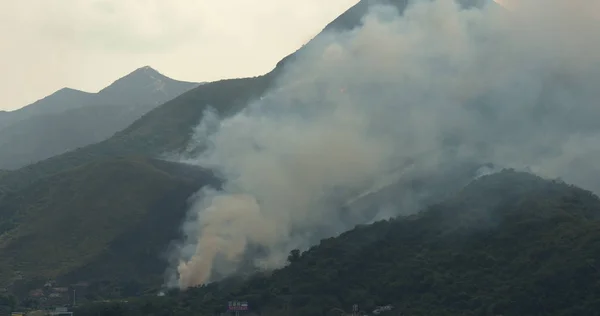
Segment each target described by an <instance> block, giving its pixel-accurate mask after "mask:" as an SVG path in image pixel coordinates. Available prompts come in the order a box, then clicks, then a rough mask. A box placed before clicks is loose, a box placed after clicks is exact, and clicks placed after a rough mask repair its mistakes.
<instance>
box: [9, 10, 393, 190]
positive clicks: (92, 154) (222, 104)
mask: <svg viewBox="0 0 600 316" xmlns="http://www.w3.org/2000/svg"><path fill="white" fill-rule="evenodd" d="M380 1H383V0H374V1H373V3H379V2H380ZM390 1H391V3H395V4H396V5H398V6H399V7H400V8H402V6H403V3H404V2H403V1H402V0H390ZM370 2H371V1H366V0H363V1H360V2H359V3H357V4H356V5H355V6H353V7H352V8H350V9H348V10H347V11H346V12H344V13H343V14H341V15H340V17H338V18H337V19H336V20H334V21H333V22H332V23H330V24H329V25H328V26H326V27H325V28H324V30H323V32H321V33H320V34H319V35H317V37H318V36H320V35H321V34H323V33H324V32H327V31H329V29H337V30H341V29H349V28H352V27H354V26H357V25H359V24H360V21H361V18H362V16H363V15H364V14H365V13H366V9H367V7H368V5H370ZM312 42H313V41H311V42H309V43H308V44H306V45H305V47H308V46H309V45H312V44H311V43H312ZM301 52H302V48H301V49H299V50H298V51H297V52H295V53H293V54H291V55H289V56H287V57H285V58H283V59H282V60H281V61H280V62H279V63H278V64H277V65H276V67H275V69H274V70H273V71H271V72H270V73H268V74H265V75H263V76H257V77H252V78H241V79H229V80H221V81H216V82H211V83H206V84H203V85H200V86H198V87H196V88H194V89H191V90H190V91H188V92H186V93H183V94H182V95H180V96H178V97H177V98H175V99H173V100H171V101H168V102H166V103H164V104H162V105H160V106H158V107H157V108H155V109H154V110H152V111H150V112H148V113H147V114H146V115H144V116H142V117H141V118H140V119H138V120H137V121H135V122H134V123H133V124H131V126H129V127H128V128H126V129H125V130H122V131H120V132H118V133H117V134H115V135H114V136H113V137H111V138H110V139H107V140H106V141H103V142H100V143H97V144H93V145H89V146H86V147H85V148H79V149H76V150H72V151H70V152H67V153H65V154H62V155H59V156H56V157H51V158H49V159H46V160H43V161H40V162H38V163H34V164H31V165H28V166H26V167H24V168H21V169H19V170H18V171H17V172H14V173H12V174H11V176H9V177H6V178H5V179H3V180H2V181H0V187H6V188H10V189H13V190H16V189H18V188H20V187H22V186H23V185H26V184H28V183H31V182H33V181H35V180H36V179H39V178H40V177H43V176H46V175H49V174H53V173H56V172H59V171H61V170H66V169H68V168H70V167H74V166H77V165H80V164H82V163H86V162H89V161H92V160H94V159H95V158H96V157H98V158H101V157H111V156H114V155H120V154H137V155H148V156H153V155H157V154H162V153H164V152H165V151H173V150H181V149H182V148H183V147H185V145H186V143H187V141H188V139H189V136H190V134H191V130H192V128H193V127H194V126H195V125H196V124H198V122H199V121H200V118H201V117H202V113H203V111H204V109H206V107H207V106H212V107H214V108H215V109H216V110H217V111H218V112H220V113H222V114H223V115H228V114H232V113H235V112H236V111H238V110H240V109H241V108H243V107H244V106H245V105H246V104H248V102H250V101H251V100H253V99H256V98H258V97H260V96H261V95H262V94H263V93H264V92H265V91H266V90H267V89H268V88H269V87H270V86H271V85H272V84H274V83H275V81H276V79H277V77H278V75H279V74H280V73H281V72H282V71H283V70H284V68H285V65H287V64H288V63H289V62H291V61H292V60H293V59H294V56H296V55H297V54H300V53H301Z"/></svg>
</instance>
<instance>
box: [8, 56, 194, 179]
mask: <svg viewBox="0 0 600 316" xmlns="http://www.w3.org/2000/svg"><path fill="white" fill-rule="evenodd" d="M198 85H200V83H191V82H184V81H177V80H174V79H171V78H169V77H166V76H164V75H162V74H160V73H159V72H158V71H156V70H154V69H153V68H151V67H149V66H145V67H142V68H138V69H136V70H135V71H133V72H131V73H129V74H128V75H126V76H123V77H121V78H119V79H118V80H116V81H114V82H113V83H112V84H110V85H109V86H107V87H105V88H104V89H102V90H100V91H99V92H97V93H88V92H81V91H79V90H74V89H71V88H63V89H61V90H59V91H57V92H55V93H53V94H52V95H50V96H47V97H46V98H44V99H41V100H39V101H36V102H35V103H33V104H31V105H29V106H26V107H24V108H21V109H19V110H16V111H13V112H8V113H7V114H5V115H3V116H2V117H3V119H2V121H3V122H4V124H2V123H1V122H0V147H2V148H10V150H7V151H1V152H0V168H4V169H16V168H19V167H22V166H25V165H28V164H31V163H34V162H37V161H39V160H43V159H45V158H49V157H52V156H56V155H58V154H62V153H64V152H67V151H69V150H73V149H76V148H78V147H82V146H85V145H88V144H93V143H97V142H99V141H102V140H104V139H106V138H109V137H110V136H112V135H113V134H114V133H116V132H118V131H120V130H122V129H124V128H126V127H127V126H129V125H130V124H131V123H132V122H134V121H135V120H136V119H138V118H140V117H141V116H142V115H143V114H145V113H147V112H148V111H150V110H152V109H154V108H155V107H156V106H158V105H160V104H161V103H164V102H166V101H169V100H171V99H172V98H175V97H176V96H178V95H180V94H182V93H184V92H186V91H188V90H190V89H193V88H195V87H197V86H198ZM11 117H12V118H11Z"/></svg>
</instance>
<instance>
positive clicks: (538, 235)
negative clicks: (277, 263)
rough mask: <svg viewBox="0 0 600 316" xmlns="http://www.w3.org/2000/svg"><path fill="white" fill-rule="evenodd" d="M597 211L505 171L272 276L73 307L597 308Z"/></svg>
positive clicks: (324, 246)
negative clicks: (126, 301)
mask: <svg viewBox="0 0 600 316" xmlns="http://www.w3.org/2000/svg"><path fill="white" fill-rule="evenodd" d="M599 215H600V200H599V199H598V197H596V196H594V195H593V194H591V193H590V192H588V191H584V190H581V189H579V188H576V187H573V186H569V185H566V184H563V183H558V182H551V181H546V180H543V179H540V178H538V177H535V176H533V175H529V174H523V173H517V172H513V171H503V172H501V173H499V174H495V175H491V176H485V177H482V178H480V179H478V180H476V181H474V182H473V183H471V184H470V185H468V186H467V187H466V188H464V189H463V190H462V191H461V192H460V193H459V194H457V195H455V196H453V197H451V198H449V199H448V200H446V201H445V202H443V203H440V204H437V205H435V206H432V207H430V208H428V209H426V210H424V211H423V212H421V213H419V214H417V215H414V216H410V217H402V218H398V219H395V220H392V221H382V222H377V223H375V224H372V225H366V226H359V227H357V228H356V229H354V230H352V231H350V232H347V233H344V234H342V235H341V236H339V237H336V238H330V239H327V240H323V241H322V242H321V243H320V244H319V245H318V246H315V247H313V248H311V249H310V250H308V251H306V252H304V253H302V254H299V253H297V252H294V251H292V253H291V254H290V257H289V260H290V261H291V264H290V265H289V266H287V267H285V268H283V269H280V270H277V271H275V272H273V273H272V274H263V275H256V276H254V277H252V278H250V279H248V280H246V281H243V282H242V281H241V280H238V281H236V280H235V279H232V280H229V281H226V282H221V283H216V284H210V285H208V286H203V287H199V288H195V289H191V290H188V291H186V292H182V293H177V292H173V293H172V294H171V295H169V296H168V297H165V298H156V297H152V298H148V299H140V300H138V301H134V302H133V303H131V304H109V305H106V304H102V305H90V306H88V307H86V308H82V309H81V310H78V311H77V312H78V313H79V314H80V315H97V314H95V313H98V312H100V313H101V314H102V315H125V314H127V315H145V314H148V313H152V314H153V315H186V313H188V314H189V313H191V312H192V311H193V313H194V315H213V314H214V313H217V312H219V311H222V310H223V309H224V308H225V304H226V302H227V301H228V300H233V299H237V300H247V301H249V303H250V307H251V310H253V311H254V312H256V313H258V314H261V315H282V314H286V315H334V314H335V315H337V314H339V309H344V310H350V308H351V306H352V305H353V304H359V306H360V307H361V310H364V311H366V312H368V313H370V312H371V311H372V310H374V309H375V308H376V306H380V305H388V304H391V305H393V306H394V310H393V311H392V312H388V314H389V315H400V314H401V315H501V314H502V315H593V314H594V313H595V312H596V311H597V309H598V307H600V300H598V295H599V294H600V284H598V282H596V280H597V279H598V277H600V271H599V270H598V269H597V262H596V261H597V258H598V256H599V255H600V230H599V229H600V220H599ZM336 310H338V311H336ZM120 312H122V313H120ZM383 315H386V314H383Z"/></svg>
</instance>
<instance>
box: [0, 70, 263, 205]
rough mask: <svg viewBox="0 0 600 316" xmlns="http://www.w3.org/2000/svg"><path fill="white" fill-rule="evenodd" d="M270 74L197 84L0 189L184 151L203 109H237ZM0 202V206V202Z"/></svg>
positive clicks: (18, 174)
mask: <svg viewBox="0 0 600 316" xmlns="http://www.w3.org/2000/svg"><path fill="white" fill-rule="evenodd" d="M271 80H272V77H271V75H265V76H261V77H256V78H247V79H231V80H223V81H217V82H211V83H207V84H203V85H201V86H199V87H197V88H195V89H192V90H190V91H188V92H186V93H184V94H182V95H180V96H179V97H177V98H175V99H173V100H171V101H168V102H166V103H165V104H163V105H161V106H159V107H158V108H156V109H154V110H152V111H150V112H149V113H147V114H145V115H144V116H143V117H142V118H140V119H139V120H137V121H136V122H134V123H133V124H132V125H130V126H129V127H128V128H126V129H125V130H123V131H121V132H118V133H116V134H115V135H114V136H113V137H111V138H109V139H107V140H105V141H102V142H99V143H97V144H93V145H89V146H86V147H83V148H79V149H76V150H73V151H70V152H67V153H65V154H62V155H59V156H55V157H51V158H49V159H46V160H43V161H40V162H38V163H34V164H31V165H28V166H25V167H23V168H20V169H18V170H15V171H13V172H11V173H10V174H8V175H6V177H4V178H2V179H1V180H0V187H4V188H6V189H7V190H18V189H20V188H23V187H25V186H27V185H29V184H31V183H33V182H35V181H36V180H38V179H40V178H43V177H45V176H48V175H52V174H55V173H57V172H60V171H64V170H67V169H69V168H73V167H76V166H79V165H81V164H85V163H88V162H91V161H94V160H95V159H103V158H106V157H114V156H119V155H143V156H150V157H152V156H156V155H160V154H162V153H164V152H165V151H172V150H180V149H181V148H183V147H185V145H186V143H187V141H188V139H189V136H190V133H191V129H192V127H193V126H195V125H196V124H198V122H199V120H200V118H201V117H202V113H203V110H204V109H206V108H207V106H212V107H214V108H215V109H217V110H218V111H219V112H221V113H223V114H228V113H231V112H235V111H236V110H239V109H240V108H241V107H243V106H245V105H246V103H247V102H248V101H249V100H251V99H253V98H258V97H259V96H260V95H261V94H262V93H263V92H264V91H265V89H266V88H267V87H268V85H269V83H270V82H271ZM0 203H1V202H0Z"/></svg>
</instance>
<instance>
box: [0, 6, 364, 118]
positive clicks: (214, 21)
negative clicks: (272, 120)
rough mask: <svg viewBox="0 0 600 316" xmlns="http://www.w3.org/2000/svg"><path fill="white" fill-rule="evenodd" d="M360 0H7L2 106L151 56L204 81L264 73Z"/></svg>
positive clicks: (0, 52)
mask: <svg viewBox="0 0 600 316" xmlns="http://www.w3.org/2000/svg"><path fill="white" fill-rule="evenodd" d="M357 2H358V0H327V1H322V0H302V1H297V0H253V1H250V0H171V1H164V0H19V1H10V0H0V21H2V23H3V25H2V26H3V27H1V28H0V69H2V71H1V72H0V110H14V109H17V108H20V107H23V106H25V105H27V104H30V103H32V102H34V101H36V100H39V99H41V98H43V97H45V96H47V95H49V94H51V93H53V92H54V91H56V90H59V89H61V88H63V87H69V88H74V89H79V90H83V91H88V92H97V91H98V90H100V89H101V88H103V87H105V86H107V85H109V84H110V83H111V82H113V81H114V80H116V79H118V78H120V77H122V76H124V75H126V74H127V73H129V72H131V71H133V70H135V69H137V68H139V67H142V66H146V65H149V66H151V67H153V68H155V69H156V70H158V71H160V72H161V73H163V74H164V75H167V76H169V77H171V78H174V79H178V80H187V81H196V82H201V81H213V80H218V79H224V78H234V77H246V76H254V75H260V74H263V73H266V72H268V71H269V70H271V69H272V68H273V67H274V66H275V64H276V63H277V62H278V61H279V60H280V59H281V58H283V57H284V56H286V55H287V54H289V53H292V52H293V51H295V50H296V49H297V48H299V47H300V46H301V45H302V44H304V43H306V42H307V41H309V40H310V39H311V38H312V37H313V36H315V35H316V34H317V33H318V32H319V31H320V30H321V29H322V28H323V27H324V26H325V25H326V24H327V23H328V22H330V21H331V20H333V19H334V18H336V17H337V16H338V15H340V14H341V13H342V12H344V11H345V10H346V9H348V8H349V7H351V6H352V5H354V4H355V3H357Z"/></svg>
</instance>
